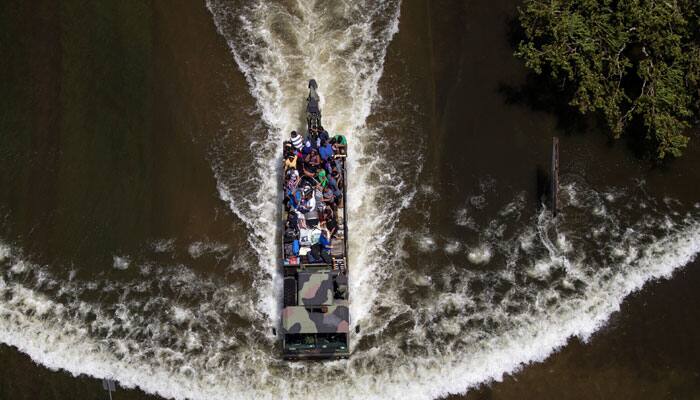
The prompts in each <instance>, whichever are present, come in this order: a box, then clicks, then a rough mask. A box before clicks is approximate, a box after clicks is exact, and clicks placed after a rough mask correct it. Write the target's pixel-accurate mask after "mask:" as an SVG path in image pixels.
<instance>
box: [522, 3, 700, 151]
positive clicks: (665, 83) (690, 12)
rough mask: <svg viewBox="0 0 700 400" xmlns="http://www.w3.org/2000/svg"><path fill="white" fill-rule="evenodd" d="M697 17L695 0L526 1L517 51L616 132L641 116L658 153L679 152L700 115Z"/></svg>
mask: <svg viewBox="0 0 700 400" xmlns="http://www.w3.org/2000/svg"><path fill="white" fill-rule="evenodd" d="M699 19H700V2H698V0H524V5H523V7H522V8H521V9H520V23H521V25H522V27H523V29H524V32H525V39H524V40H523V41H522V42H521V43H520V44H519V46H518V49H517V51H516V55H517V56H518V57H521V58H522V59H524V60H525V64H526V65H527V67H529V68H531V69H533V70H534V71H535V72H536V73H538V74H542V73H544V72H546V73H548V74H550V75H551V78H552V79H554V80H556V81H558V82H560V83H561V84H562V85H563V86H567V87H569V88H572V89H573V93H574V94H573V97H572V99H571V101H570V104H571V105H572V106H574V107H576V108H577V109H578V110H579V111H580V112H581V113H584V114H585V113H588V112H600V113H601V115H602V116H604V118H605V120H606V122H607V124H608V125H609V127H610V129H611V132H612V136H613V137H615V138H619V137H620V135H622V134H623V133H625V132H626V131H627V130H628V127H629V125H630V122H631V121H632V120H633V118H635V117H638V118H641V121H643V125H644V133H645V135H646V138H647V139H648V140H649V141H650V142H651V143H652V144H653V145H654V146H655V148H656V154H657V157H658V158H659V159H663V158H664V157H666V156H668V155H672V156H675V157H678V156H680V155H681V153H682V150H683V149H684V148H685V147H686V146H687V144H688V137H687V136H686V135H684V131H686V130H687V128H689V127H690V123H691V122H693V121H695V120H697V118H698V117H699V116H700V106H699V105H700V21H699Z"/></svg>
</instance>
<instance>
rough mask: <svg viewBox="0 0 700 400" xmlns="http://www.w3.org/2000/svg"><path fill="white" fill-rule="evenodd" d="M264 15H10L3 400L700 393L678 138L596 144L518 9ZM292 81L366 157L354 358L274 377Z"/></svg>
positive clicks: (130, 10) (286, 6) (432, 5)
mask: <svg viewBox="0 0 700 400" xmlns="http://www.w3.org/2000/svg"><path fill="white" fill-rule="evenodd" d="M256 4H257V3H255V2H245V1H242V2H218V1H212V2H210V3H207V4H204V3H198V2H186V1H182V2H159V1H155V2H130V3H124V4H121V3H120V4H112V3H107V2H91V3H80V2H70V1H68V2H61V3H56V2H48V1H47V2H43V1H38V2H32V3H31V4H30V3H26V2H5V3H3V5H0V34H1V35H2V36H1V38H2V39H1V40H0V52H1V53H2V54H3V55H6V56H5V57H3V60H2V61H0V66H1V68H0V92H1V93H2V96H0V102H2V108H1V110H2V114H1V116H0V117H1V118H0V187H2V188H3V189H2V191H0V217H1V218H0V245H2V246H3V247H1V248H0V263H1V265H0V274H1V275H0V277H1V278H2V280H1V281H0V290H2V301H3V302H2V303H0V315H2V318H3V319H2V321H1V322H0V329H1V330H2V332H0V341H1V342H2V343H3V344H2V345H1V346H0V365H3V368H1V369H0V371H2V373H1V374H0V399H5V398H7V399H35V398H42V399H43V398H53V399H74V398H95V399H97V398H105V393H104V392H102V391H101V385H100V382H99V381H97V380H95V379H92V378H90V377H89V376H88V375H92V376H98V377H102V376H113V377H115V378H116V379H117V380H118V381H119V382H122V383H123V384H124V385H128V386H138V387H140V388H141V389H145V390H146V391H148V392H150V393H155V392H157V393H160V394H162V395H166V396H177V397H179V398H184V397H194V398H219V397H229V396H236V397H233V398H253V397H258V398H278V397H280V396H284V395H285V394H287V393H289V395H290V397H293V398H297V397H300V398H315V397H322V396H327V395H329V393H330V394H331V395H332V396H333V397H336V398H345V397H349V398H372V397H374V398H396V397H401V398H406V399H408V398H431V397H439V396H442V395H445V394H446V392H464V388H465V387H466V386H471V387H473V386H478V388H476V389H474V390H473V391H469V392H468V393H467V394H465V395H460V396H456V397H454V398H467V399H530V398H532V399H542V398H545V399H559V398H572V399H594V398H645V399H672V398H677V399H693V398H700V364H699V363H698V360H700V346H699V345H698V343H700V341H698V338H699V337H700V323H699V322H698V321H700V318H699V317H700V311H698V310H699V309H700V308H699V307H698V303H700V297H699V295H698V293H697V290H696V288H697V287H698V284H700V272H698V268H697V266H698V263H697V262H690V263H688V261H689V260H692V259H693V258H694V257H695V253H696V252H697V251H698V250H697V246H698V240H699V239H698V238H699V237H700V234H699V233H698V221H700V218H699V216H700V211H698V210H699V208H700V206H698V204H699V202H700V189H698V186H697V184H698V182H700V146H698V143H696V142H697V134H696V133H692V134H693V135H694V140H691V144H690V147H689V148H688V150H687V151H686V155H685V156H684V157H683V158H681V159H679V160H675V161H673V162H670V163H668V164H666V165H663V166H657V165H653V164H651V163H649V162H648V161H645V160H642V159H640V158H638V157H637V156H636V155H635V153H634V151H632V150H631V149H630V148H629V147H628V145H627V143H626V142H624V141H617V142H614V143H610V142H609V141H608V139H607V138H606V135H605V134H604V132H601V129H600V128H599V127H598V125H597V124H596V121H595V119H594V118H580V117H577V116H575V115H573V113H570V112H569V111H567V109H566V107H564V106H562V105H561V104H560V103H559V102H558V99H556V98H555V97H554V96H552V95H551V91H550V90H549V89H548V88H547V87H545V86H543V85H541V84H539V83H538V82H536V81H533V80H531V79H529V78H528V77H527V74H526V70H525V69H524V67H523V65H522V64H521V63H520V62H519V61H518V60H516V59H515V58H513V57H512V52H513V49H512V47H511V45H510V43H509V39H511V37H512V36H510V35H512V34H513V32H512V28H511V27H512V21H513V18H514V15H515V10H516V6H517V4H518V2H517V1H507V0H499V1H496V2H470V1H442V2H424V1H405V2H403V3H402V4H401V5H400V20H399V25H398V31H397V32H396V33H395V34H394V36H393V39H392V38H391V36H390V35H388V39H391V41H390V42H389V40H388V39H387V34H388V32H390V31H391V29H390V28H387V27H390V26H391V24H392V21H393V20H392V17H391V16H392V15H393V12H394V11H395V9H396V7H397V3H395V2H392V1H386V2H385V1H369V2H367V4H363V5H362V7H358V8H354V7H353V6H350V5H344V6H343V5H340V4H339V3H338V4H335V3H330V2H329V3H321V2H319V3H317V4H314V5H311V3H308V4H307V3H304V2H302V3H296V2H293V1H288V2H287V1H284V2H280V3H269V4H268V3H267V2H261V3H259V4H257V5H256ZM305 7H310V9H306V8H305ZM308 15H313V16H314V19H313V21H314V22H313V23H312V24H310V26H312V27H315V28H316V29H317V31H312V32H311V33H309V32H308V31H307V30H304V29H302V27H304V26H306V24H307V22H308V20H307V19H306V18H307V17H308ZM363 18H367V21H366V22H367V23H366V24H364V23H357V21H360V22H362V21H364V20H363ZM257 24H260V25H257ZM260 27H264V29H262V28H260ZM263 33H264V34H263ZM319 38H320V39H319ZM309 43H313V44H316V43H318V47H313V46H309ZM336 43H337V45H336ZM366 43H372V44H371V45H366ZM387 44H388V47H387ZM384 51H386V56H385V57H384ZM309 54H320V56H319V58H317V59H316V58H314V59H313V60H314V61H313V65H312V66H310V67H305V62H307V59H308V58H309V57H312V56H310V55H309ZM363 55H365V57H363ZM276 56H280V57H276ZM286 60H291V61H290V62H289V63H288V64H285V62H286ZM381 68H383V71H382V70H381ZM310 74H313V75H314V76H315V77H316V78H317V79H319V83H320V85H321V90H322V93H321V94H322V95H323V96H324V101H325V105H324V118H326V121H327V124H329V125H328V126H329V127H330V128H331V129H333V130H334V131H336V132H347V133H348V136H349V137H350V140H351V144H352V145H353V146H356V147H355V148H354V149H353V148H351V150H353V153H352V155H351V157H354V159H352V160H351V163H352V164H351V172H352V173H353V175H352V176H351V181H350V184H351V186H352V185H353V184H354V185H355V186H354V187H351V189H352V190H353V191H351V193H350V195H351V196H353V195H354V196H355V197H352V199H355V200H354V201H355V205H354V207H355V208H354V209H353V210H351V216H350V240H351V242H352V241H355V243H354V244H353V243H351V255H352V256H353V258H352V259H353V260H357V261H353V262H355V263H356V264H353V265H352V268H354V270H353V274H354V275H351V280H352V281H353V282H354V286H352V287H351V289H352V290H353V293H356V297H355V300H354V305H353V309H352V310H351V312H352V313H353V316H354V317H353V318H355V321H354V322H353V323H355V324H360V325H361V326H362V334H361V335H357V337H355V338H354V346H355V347H354V355H353V358H354V359H353V360H352V361H351V362H350V363H348V364H347V365H346V364H330V365H312V366H305V367H290V366H288V365H286V364H284V363H281V362H279V361H277V360H276V359H277V357H276V356H275V354H276V349H275V343H276V341H275V338H274V337H271V335H270V334H269V332H270V329H269V328H270V327H271V326H274V319H275V317H274V316H269V315H268V313H271V314H274V310H275V309H276V305H275V304H274V293H275V292H274V290H275V278H274V267H273V266H272V267H271V266H270V264H271V262H270V261H269V260H270V254H271V255H272V260H274V256H275V254H276V248H275V245H274V235H275V227H276V225H275V223H274V220H273V218H274V215H275V213H274V210H275V208H274V200H275V199H274V198H272V196H273V195H274V193H275V192H274V186H270V189H269V190H268V189H266V188H267V186H266V185H267V184H268V183H269V182H271V181H274V180H275V179H274V176H275V175H274V171H275V168H277V166H276V165H277V164H276V161H275V160H276V159H275V152H276V151H277V145H278V144H279V142H280V140H281V137H283V135H286V132H287V131H288V130H289V129H291V128H293V127H295V126H297V124H299V123H300V121H299V118H298V115H296V111H297V110H296V107H297V106H299V105H300V104H299V105H298V104H297V102H298V103H301V99H303V96H304V86H305V85H304V82H305V79H307V78H308V77H309V76H308V75H310ZM375 77H376V78H379V77H380V78H379V79H378V81H377V82H376V83H373V82H374V81H373V79H374V78H375ZM297 81H298V82H300V84H299V85H295V83H294V82H297ZM297 86H299V87H298V88H297ZM328 86H331V87H328ZM373 90H376V91H377V93H378V95H374V94H373V93H374V92H373ZM370 103H371V104H372V105H373V107H372V109H371V112H368V111H367V110H365V109H364V108H363V105H366V104H370ZM347 110H350V111H347ZM364 118H366V123H365V121H364ZM552 136H559V137H560V139H561V160H562V173H563V176H562V180H563V183H564V191H563V194H562V196H563V200H564V204H565V205H564V208H563V210H562V211H563V215H562V217H560V219H559V220H558V221H556V222H555V221H553V220H552V218H551V215H549V214H548V213H547V212H544V211H540V210H539V209H538V204H539V203H540V199H539V198H538V194H539V191H538V187H537V177H538V170H540V171H541V170H545V169H547V168H548V162H549V146H550V142H551V137H552ZM358 142H361V144H358ZM365 171H367V174H366V175H364V174H363V172H365ZM272 185H274V182H273V183H272ZM352 199H351V200H352ZM268 201H269V203H270V204H268ZM353 221H354V225H353ZM372 225H378V226H379V228H372ZM1 252H6V253H1ZM686 264H687V265H686ZM681 267H682V268H681ZM676 268H680V269H677V270H676ZM674 270H675V272H673V271H674ZM671 273H673V275H672V277H671V278H670V279H668V280H661V281H657V280H656V278H659V277H668V276H669V275H670V274H671ZM642 285H644V288H643V289H642V290H641V291H638V292H635V293H633V294H632V295H630V296H629V297H627V299H626V300H625V301H624V302H622V299H623V298H625V297H626V295H627V294H628V293H629V292H631V291H634V290H635V289H636V288H638V287H640V286H642ZM618 308H619V311H618ZM270 310H273V311H270ZM608 317H609V318H608ZM594 332H595V333H594ZM572 335H573V336H575V337H574V338H570V336H572ZM581 338H584V339H590V340H588V341H587V342H585V343H584V342H582V340H581ZM8 344H10V345H12V346H15V347H9V346H7V345H8ZM81 346H85V347H81ZM562 346H563V347H562ZM17 347H19V348H20V349H21V351H22V352H18V351H17V350H16V348H17ZM554 350H558V351H557V352H556V353H554V354H552V355H550V354H551V353H552V352H553V351H554ZM22 353H29V354H30V355H31V356H32V358H33V359H34V360H35V361H37V362H38V363H40V364H43V366H42V365H39V364H35V363H34V362H33V361H32V360H31V359H30V358H29V357H28V356H26V355H25V354H22ZM531 361H542V362H534V363H530V362H531ZM521 363H525V364H521ZM518 365H520V366H521V369H520V370H519V371H518V372H514V373H512V374H509V375H506V377H505V379H504V381H503V382H499V383H493V382H492V381H491V379H492V378H500V377H501V375H502V374H508V373H510V372H512V370H513V369H514V368H517V367H518ZM112 366H113V367H112ZM46 367H50V368H51V369H53V370H56V369H59V371H58V372H54V371H49V370H48V369H47V368H46ZM64 370H68V371H70V372H71V373H72V374H74V375H77V374H87V375H81V376H80V377H77V378H74V377H72V375H71V374H69V373H66V372H65V371H64ZM320 377H323V379H321V378H320ZM295 382H296V383H297V384H294V383H295ZM321 382H322V383H323V384H324V385H327V386H328V387H329V389H328V393H322V392H318V391H315V390H310V389H308V388H309V387H313V385H314V384H319V383H321ZM287 383H289V386H287ZM310 385H311V386H310ZM305 390H310V391H309V392H308V393H305V392H304V391H305ZM116 398H122V399H126V398H129V399H141V398H156V397H155V396H154V395H148V394H145V393H144V392H142V391H140V390H138V389H136V390H124V389H121V388H120V389H119V391H118V392H117V393H116V394H115V399H116Z"/></svg>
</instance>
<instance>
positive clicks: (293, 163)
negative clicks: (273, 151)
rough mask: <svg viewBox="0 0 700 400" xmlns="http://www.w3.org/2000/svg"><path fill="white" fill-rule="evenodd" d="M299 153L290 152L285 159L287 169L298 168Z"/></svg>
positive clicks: (285, 168)
mask: <svg viewBox="0 0 700 400" xmlns="http://www.w3.org/2000/svg"><path fill="white" fill-rule="evenodd" d="M297 158H298V157H297V155H296V154H294V153H292V154H288V155H287V158H285V159H284V170H285V171H287V170H289V169H290V168H291V169H294V170H296V168H297Z"/></svg>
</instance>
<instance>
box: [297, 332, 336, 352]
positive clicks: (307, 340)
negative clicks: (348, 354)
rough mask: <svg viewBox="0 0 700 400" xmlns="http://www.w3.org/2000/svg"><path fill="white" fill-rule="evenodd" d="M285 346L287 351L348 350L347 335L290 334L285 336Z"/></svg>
mask: <svg viewBox="0 0 700 400" xmlns="http://www.w3.org/2000/svg"><path fill="white" fill-rule="evenodd" d="M285 346H286V347H287V350H310V349H333V350H347V335H346V334H345V333H317V334H289V335H286V336H285Z"/></svg>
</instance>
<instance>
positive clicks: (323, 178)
mask: <svg viewBox="0 0 700 400" xmlns="http://www.w3.org/2000/svg"><path fill="white" fill-rule="evenodd" d="M316 176H317V178H318V184H319V185H320V186H321V188H325V187H326V186H328V176H327V175H326V170H324V169H322V170H319V171H318V173H317V174H316Z"/></svg>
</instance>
